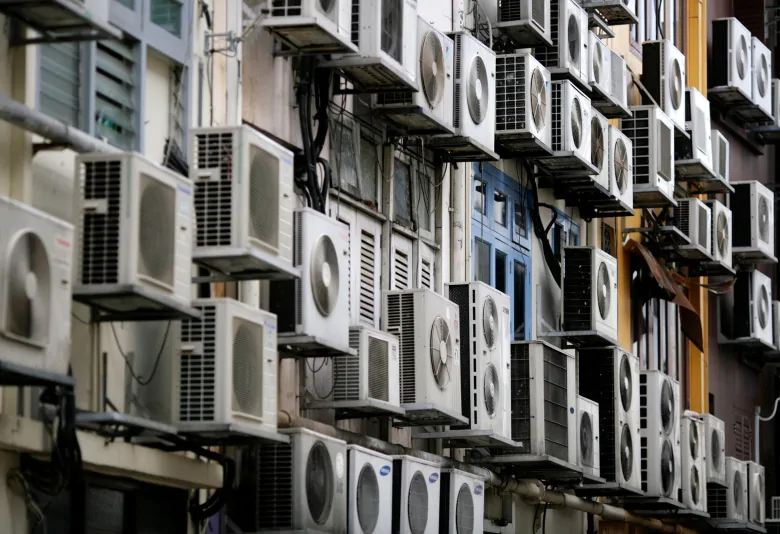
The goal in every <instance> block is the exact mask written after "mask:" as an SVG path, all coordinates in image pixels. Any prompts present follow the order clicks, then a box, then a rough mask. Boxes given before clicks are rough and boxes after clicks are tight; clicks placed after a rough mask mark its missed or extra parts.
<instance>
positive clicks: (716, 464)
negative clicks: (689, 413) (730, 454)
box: [701, 413, 726, 487]
mask: <svg viewBox="0 0 780 534" xmlns="http://www.w3.org/2000/svg"><path fill="white" fill-rule="evenodd" d="M701 419H702V421H703V422H704V442H705V449H704V455H705V457H706V458H707V468H706V470H705V472H706V474H707V484H717V485H720V486H723V487H725V486H726V430H725V428H726V425H725V423H724V422H723V421H722V420H720V419H718V418H717V417H715V416H714V415H711V414H708V413H705V414H702V415H701Z"/></svg>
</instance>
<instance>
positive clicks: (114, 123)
mask: <svg viewBox="0 0 780 534" xmlns="http://www.w3.org/2000/svg"><path fill="white" fill-rule="evenodd" d="M95 67H96V72H95V136H96V137H106V138H107V139H108V141H109V143H111V144H112V145H114V146H116V147H119V148H121V149H124V150H133V148H135V113H136V94H135V92H136V88H135V86H134V81H135V80H137V79H138V77H137V76H136V72H135V69H136V49H135V47H134V46H133V45H130V44H128V43H125V42H123V41H98V43H97V45H96V58H95Z"/></svg>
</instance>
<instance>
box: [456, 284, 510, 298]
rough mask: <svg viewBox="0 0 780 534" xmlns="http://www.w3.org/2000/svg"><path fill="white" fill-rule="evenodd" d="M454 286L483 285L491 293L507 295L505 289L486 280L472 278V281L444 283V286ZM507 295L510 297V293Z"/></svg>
mask: <svg viewBox="0 0 780 534" xmlns="http://www.w3.org/2000/svg"><path fill="white" fill-rule="evenodd" d="M452 286H469V287H474V286H482V288H483V289H484V290H485V291H488V292H490V293H501V294H502V295H506V293H504V292H503V291H500V290H498V289H496V288H495V287H493V286H491V285H488V284H486V283H485V282H482V281H481V280H472V281H471V282H450V283H447V284H444V287H452ZM506 296H507V297H508V296H509V295H506Z"/></svg>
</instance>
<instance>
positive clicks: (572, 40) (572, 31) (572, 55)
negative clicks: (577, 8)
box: [567, 13, 581, 65]
mask: <svg viewBox="0 0 780 534" xmlns="http://www.w3.org/2000/svg"><path fill="white" fill-rule="evenodd" d="M567 36H568V42H569V61H571V62H572V63H573V64H574V65H579V64H580V44H581V43H580V21H579V20H577V16H576V15H575V14H574V13H572V14H571V15H569V25H568V29H567Z"/></svg>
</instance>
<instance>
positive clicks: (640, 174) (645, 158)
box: [620, 109, 651, 184]
mask: <svg viewBox="0 0 780 534" xmlns="http://www.w3.org/2000/svg"><path fill="white" fill-rule="evenodd" d="M633 113H634V116H633V117H631V118H628V119H622V120H621V122H620V129H621V130H622V131H623V133H624V134H625V135H626V137H628V138H629V139H630V140H631V144H632V147H633V152H634V159H633V162H634V183H635V184H648V183H650V157H651V154H650V119H651V115H650V112H649V111H648V110H646V109H635V110H633Z"/></svg>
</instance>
